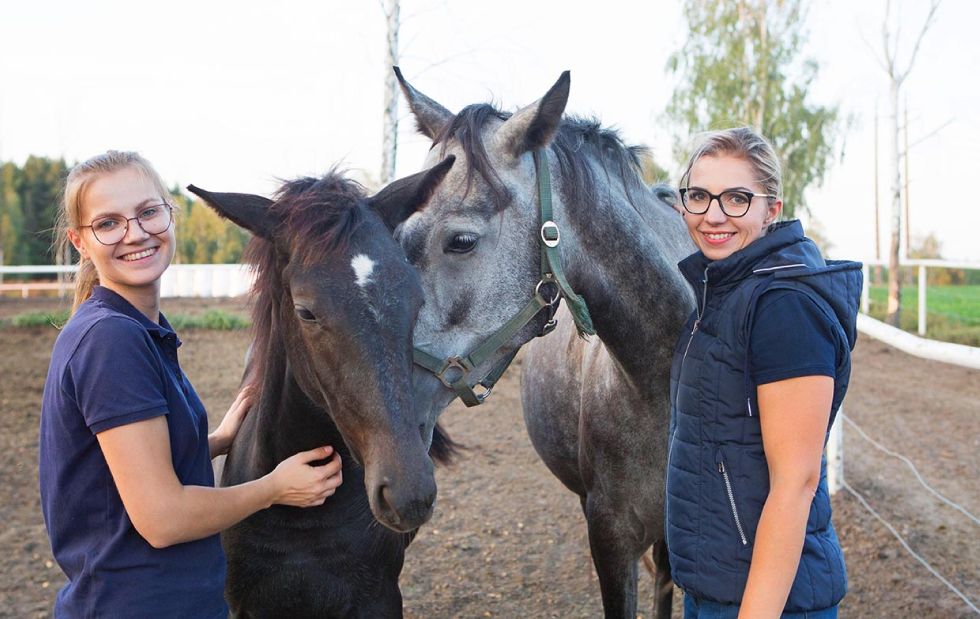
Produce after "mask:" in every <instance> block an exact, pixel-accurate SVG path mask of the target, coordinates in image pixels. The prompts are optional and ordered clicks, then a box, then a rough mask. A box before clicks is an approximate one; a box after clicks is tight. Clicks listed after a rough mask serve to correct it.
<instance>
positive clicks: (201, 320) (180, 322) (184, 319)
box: [167, 309, 251, 331]
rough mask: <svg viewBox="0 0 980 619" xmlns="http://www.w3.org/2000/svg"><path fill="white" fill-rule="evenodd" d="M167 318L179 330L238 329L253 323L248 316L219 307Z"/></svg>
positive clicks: (245, 327)
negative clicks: (200, 312)
mask: <svg viewBox="0 0 980 619" xmlns="http://www.w3.org/2000/svg"><path fill="white" fill-rule="evenodd" d="M167 320H169V321H170V324H171V325H172V326H173V328H174V329H176V330H177V331H184V330H186V329H211V330H213V331H237V330H239V329H247V328H248V327H249V326H250V325H251V322H249V320H248V319H247V318H245V317H243V316H240V315H238V314H233V313H231V312H226V311H224V310H219V309H210V310H207V311H206V312H204V313H203V314H174V315H173V316H169V317H168V318H167Z"/></svg>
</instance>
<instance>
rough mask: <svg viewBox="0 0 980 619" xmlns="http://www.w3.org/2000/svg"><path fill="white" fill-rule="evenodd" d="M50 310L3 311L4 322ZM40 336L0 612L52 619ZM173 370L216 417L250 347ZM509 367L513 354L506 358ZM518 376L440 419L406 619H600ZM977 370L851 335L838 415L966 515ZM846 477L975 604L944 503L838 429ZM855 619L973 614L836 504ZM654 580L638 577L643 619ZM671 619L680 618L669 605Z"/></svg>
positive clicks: (969, 569) (15, 407) (10, 493)
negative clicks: (40, 463)
mask: <svg viewBox="0 0 980 619" xmlns="http://www.w3.org/2000/svg"><path fill="white" fill-rule="evenodd" d="M53 307H56V302H55V301H53V300H51V301H40V300H30V301H22V300H8V299H0V318H6V317H9V316H11V315H15V314H18V313H21V312H24V311H28V310H32V309H41V308H44V309H51V308H53ZM208 307H222V308H225V309H229V310H232V311H243V310H242V302H241V301H240V300H232V301H228V300H225V301H209V300H200V299H195V300H179V301H174V300H164V308H163V309H164V311H165V312H171V313H173V312H178V311H179V312H185V313H191V312H199V311H203V310H204V309H206V308H208ZM55 335H56V332H55V330H54V329H52V328H35V329H14V328H9V327H8V328H5V329H0V377H2V380H0V488H2V498H3V500H2V501H0V617H18V618H19V617H48V616H50V615H51V607H52V603H53V600H54V597H55V594H56V592H57V590H58V588H60V587H61V585H62V584H63V583H64V576H63V575H62V573H61V571H60V570H59V568H58V566H57V565H56V564H55V563H54V562H53V559H52V557H51V552H50V548H49V546H48V541H47V537H46V535H45V531H44V525H43V521H42V518H41V512H40V507H39V498H38V491H37V428H38V415H39V407H40V400H41V392H42V388H43V383H44V376H45V373H46V371H47V364H48V359H49V355H50V350H51V346H52V344H53V342H54V338H55ZM181 336H182V338H183V340H184V347H183V348H181V363H182V365H183V366H184V369H185V371H186V372H187V374H188V376H189V377H190V378H191V380H192V381H193V382H194V385H195V387H196V388H197V390H198V392H199V393H200V394H201V395H202V398H203V399H204V402H205V404H206V405H207V406H208V410H209V411H210V412H211V417H212V421H216V420H217V418H219V417H220V415H221V414H223V412H224V410H225V409H226V407H227V406H228V404H229V403H230V402H231V400H232V397H233V395H234V388H235V386H236V384H237V382H238V378H239V373H240V371H241V365H242V362H241V359H242V356H243V354H244V351H245V348H246V345H247V342H248V336H247V334H246V333H244V332H213V331H187V332H185V333H183V334H181ZM518 362H519V359H518ZM518 377H519V367H514V368H512V369H511V370H510V371H509V372H508V374H507V375H506V376H505V378H504V380H503V381H502V382H501V384H500V385H499V386H498V388H497V389H496V390H495V392H494V395H493V397H492V398H491V399H490V401H489V403H488V404H487V405H485V406H482V407H480V408H476V409H466V408H463V407H462V406H459V405H458V404H457V405H454V406H453V407H451V408H450V409H449V410H447V411H446V413H445V414H444V416H443V420H444V423H445V425H446V427H447V428H448V430H449V432H450V433H451V434H452V436H453V437H454V438H455V439H456V440H458V441H460V442H462V443H464V444H466V445H467V446H469V449H468V450H467V451H466V452H465V454H464V456H463V458H462V459H461V460H460V462H459V463H458V464H457V465H455V466H454V467H452V468H447V469H441V470H440V471H439V472H438V482H439V502H438V505H437V508H436V513H435V516H434V517H433V519H432V521H431V522H430V523H429V524H428V525H426V526H425V527H424V528H423V529H422V531H421V532H420V534H419V536H418V538H417V539H416V541H415V543H414V544H413V545H412V546H411V547H410V548H409V550H408V555H407V558H406V566H405V570H404V572H403V574H402V579H401V583H402V591H403V594H404V598H405V612H406V616H408V617H410V618H420V619H421V618H443V617H445V618H448V617H563V618H564V617H598V616H601V603H600V599H599V587H598V581H597V579H596V577H595V572H594V570H593V568H592V564H591V560H590V558H589V549H588V541H587V538H586V532H585V525H584V519H583V517H582V515H581V512H580V510H579V506H578V500H577V498H576V497H575V496H574V495H572V494H571V493H570V492H568V491H567V490H565V488H564V487H563V486H561V484H559V483H558V482H557V481H556V480H555V479H554V478H553V477H552V476H551V475H550V473H548V471H547V470H546V469H545V467H544V466H543V465H542V464H541V463H540V462H539V461H538V459H537V456H536V455H535V453H534V451H533V449H532V448H531V446H530V443H529V441H528V439H527V436H526V433H525V431H524V427H523V420H522V418H521V412H520V401H519V393H518ZM978 403H980V372H977V371H971V370H966V369H963V368H958V367H955V366H951V365H946V364H942V363H937V362H930V361H924V360H920V359H916V358H914V357H909V356H907V355H904V354H902V353H900V352H898V351H896V350H894V349H891V348H889V347H887V346H885V345H883V344H881V343H879V342H876V341H874V340H870V339H868V338H863V337H862V339H861V341H860V342H859V344H858V348H857V350H856V352H855V356H854V372H853V376H852V383H851V388H850V391H849V394H848V397H847V400H846V402H845V404H844V409H845V413H846V415H847V416H848V417H849V418H850V419H852V420H853V421H854V422H855V423H856V424H858V425H859V426H860V427H861V428H862V429H863V430H864V431H866V432H867V433H868V434H869V435H870V436H871V437H872V438H873V439H874V440H876V441H878V442H879V443H881V444H882V445H883V446H885V447H887V448H889V449H892V450H894V451H897V452H900V453H902V454H904V455H905V456H906V457H907V458H909V459H910V460H911V461H912V462H914V463H915V465H916V467H918V469H919V471H920V473H921V474H922V476H923V477H924V478H925V479H926V480H927V481H928V482H929V483H930V484H931V485H932V486H933V487H934V488H935V489H936V490H937V491H938V492H940V493H942V494H943V495H945V496H947V497H949V498H950V499H952V500H953V501H955V502H957V503H959V504H960V505H962V507H963V508H964V509H966V510H968V511H969V512H971V513H973V514H980V484H978V483H977V479H978V478H980V459H978V457H977V454H978V453H980V450H978V447H980V404H978ZM844 431H845V444H844V451H845V462H846V464H845V477H846V480H847V482H848V484H849V485H850V486H851V487H853V488H854V489H855V490H856V491H857V492H859V493H861V494H862V495H863V496H864V497H865V498H866V500H867V501H868V502H869V503H870V504H871V505H872V506H873V508H874V509H875V510H877V511H878V512H879V513H880V514H881V515H882V517H884V518H885V519H886V520H887V521H889V522H890V523H892V524H893V525H894V526H895V528H896V529H897V530H898V532H899V533H900V534H901V535H902V536H903V537H904V538H905V539H906V540H907V541H908V543H909V544H910V546H911V547H912V549H913V550H915V551H916V552H917V553H919V554H920V555H922V557H923V558H924V559H925V560H926V561H928V562H929V563H930V564H931V565H932V566H933V567H934V568H935V569H936V570H937V571H938V572H939V573H940V574H942V575H943V576H944V577H946V578H947V579H949V580H950V581H951V583H952V584H953V585H954V586H955V587H957V588H958V589H960V590H961V591H962V592H963V593H964V594H965V595H966V596H967V597H969V598H970V599H972V600H973V601H974V603H975V604H976V603H978V602H980V535H978V529H977V525H976V524H975V523H973V522H971V521H970V519H969V518H967V517H966V516H965V515H963V514H962V513H960V512H959V511H957V510H955V509H953V508H951V507H949V506H947V505H944V504H943V503H941V502H940V501H939V500H938V499H936V498H934V497H933V496H932V495H931V494H929V493H928V492H927V491H926V490H925V489H923V488H922V487H921V486H920V485H919V483H918V482H917V481H916V479H915V477H914V475H913V474H912V473H911V472H910V471H909V470H908V468H907V467H906V466H905V465H904V464H902V463H901V462H900V461H899V460H898V459H896V458H894V457H891V456H888V455H886V454H884V453H882V452H880V451H879V450H878V449H876V448H875V447H873V446H872V445H871V444H870V443H868V442H867V441H866V440H865V439H863V438H862V437H861V436H860V434H859V433H858V432H857V431H856V430H855V429H854V428H853V427H852V426H850V425H846V426H845V428H844ZM834 512H835V513H834V521H835V523H836V526H837V529H838V532H839V534H840V537H841V542H842V544H843V546H844V551H845V555H846V558H847V564H848V571H849V574H850V591H849V593H848V596H847V597H846V598H845V600H844V602H843V604H842V607H841V615H842V616H843V617H855V618H864V617H868V618H893V617H916V618H933V617H972V616H974V613H973V612H972V611H971V610H970V609H969V607H968V606H967V605H966V604H965V603H964V602H963V601H962V600H960V599H959V598H958V597H957V596H956V595H955V594H953V593H952V592H950V591H949V590H948V589H947V588H946V586H945V585H943V584H942V583H941V582H940V581H939V580H937V579H936V578H935V577H934V576H933V575H931V574H930V573H929V572H928V571H927V570H926V568H925V567H923V566H922V565H920V564H919V563H918V562H917V561H916V560H915V559H913V558H912V557H911V556H910V555H909V554H908V553H907V552H906V551H905V550H904V549H903V548H902V547H901V546H900V544H899V543H898V541H897V540H896V539H895V538H894V537H893V536H892V534H891V533H889V532H888V530H887V529H886V528H885V527H884V526H883V525H882V524H880V523H879V522H878V521H877V520H876V519H875V518H874V517H873V516H872V515H871V514H870V513H868V512H867V511H866V510H865V508H864V507H862V505H861V504H860V503H859V502H858V500H857V499H856V498H855V497H854V495H852V494H851V493H849V492H848V491H842V492H840V493H838V494H837V495H836V496H835V497H834ZM651 596H652V579H651V578H650V577H649V576H648V575H647V574H646V573H644V572H643V571H642V570H641V573H640V600H641V606H640V608H641V610H640V616H642V617H650V608H651V605H652V597H651ZM676 599H677V600H678V601H677V603H675V616H677V617H679V616H680V612H679V607H680V603H679V600H680V597H679V595H678V597H677V598H676Z"/></svg>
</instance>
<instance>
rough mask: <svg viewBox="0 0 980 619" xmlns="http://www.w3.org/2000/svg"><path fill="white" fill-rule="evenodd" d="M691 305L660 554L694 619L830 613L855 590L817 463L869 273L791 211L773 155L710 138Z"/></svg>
mask: <svg viewBox="0 0 980 619" xmlns="http://www.w3.org/2000/svg"><path fill="white" fill-rule="evenodd" d="M680 194H681V205H682V206H683V212H682V215H683V216H684V219H685V221H686V224H687V227H688V231H689V232H690V234H691V238H692V239H694V242H695V244H696V246H697V247H698V250H699V251H698V252H696V253H695V254H693V255H691V256H689V257H688V258H686V259H684V260H683V261H681V263H680V265H679V266H680V269H681V271H682V272H683V273H684V275H685V277H686V278H687V279H688V281H689V282H690V284H691V286H692V288H693V289H694V292H695V296H696V298H697V308H696V311H695V312H694V313H693V314H692V315H691V317H690V319H689V321H688V322H687V325H686V329H685V330H684V331H683V332H682V334H681V336H680V338H679V341H678V344H677V349H676V352H675V356H674V361H673V366H672V370H671V429H670V456H669V466H668V474H667V507H666V511H667V514H666V516H667V544H668V548H669V550H670V560H671V569H672V572H673V577H674V581H675V582H676V583H677V584H678V586H680V587H681V588H682V589H683V590H684V592H685V604H684V609H685V617H686V618H688V619H691V618H698V619H715V618H735V617H740V618H749V617H751V618H752V619H758V618H768V617H800V618H802V617H809V618H827V617H836V616H837V605H838V603H839V602H840V600H841V599H842V598H843V596H844V593H845V591H846V589H847V576H846V571H845V568H844V559H843V555H842V553H841V548H840V543H839V542H838V539H837V535H836V533H835V532H834V528H833V525H832V524H831V521H830V511H831V510H830V499H829V495H828V493H827V487H826V476H825V469H826V465H825V462H824V460H823V458H822V452H823V447H824V444H825V442H826V437H827V433H828V431H829V429H830V425H831V423H832V422H833V419H834V415H835V413H836V411H837V409H838V408H839V406H840V403H841V401H842V399H843V397H844V393H845V391H846V389H847V382H848V378H849V376H850V351H851V349H852V348H853V346H854V341H855V321H856V315H857V307H858V302H859V299H860V290H861V270H860V268H861V267H860V264H859V263H854V262H846V261H827V260H824V258H823V257H822V256H821V255H820V252H819V250H818V249H817V247H816V246H815V245H814V244H813V243H812V242H811V241H810V240H809V239H807V238H805V237H804V235H803V229H802V226H801V225H800V222H799V221H795V220H794V221H786V222H777V218H778V217H779V214H780V211H781V209H782V206H783V203H782V199H781V187H780V166H779V161H778V159H777V157H776V154H775V153H774V152H773V149H772V146H771V145H770V144H769V143H768V142H767V141H766V140H765V139H764V138H763V137H761V136H759V135H758V134H756V133H755V132H754V131H752V130H751V129H748V128H737V129H728V130H725V131H718V132H712V133H708V134H706V135H704V136H702V138H701V141H700V143H699V145H698V146H697V148H695V149H694V154H693V155H692V156H691V158H690V161H689V163H688V165H687V168H686V170H685V173H684V175H683V176H682V178H681V189H680Z"/></svg>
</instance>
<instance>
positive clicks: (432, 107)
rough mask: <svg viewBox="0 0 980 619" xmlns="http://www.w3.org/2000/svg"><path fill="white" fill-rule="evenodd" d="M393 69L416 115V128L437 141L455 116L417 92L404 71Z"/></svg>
mask: <svg viewBox="0 0 980 619" xmlns="http://www.w3.org/2000/svg"><path fill="white" fill-rule="evenodd" d="M392 69H393V70H394V71H395V77H397V78H398V84H399V85H400V86H401V89H402V93H403V94H404V95H405V99H406V100H407V101H408V107H409V108H411V110H412V114H414V115H415V127H416V128H417V129H418V131H419V133H421V134H422V135H424V136H426V137H427V138H429V139H430V140H435V139H436V136H437V135H439V132H440V131H442V129H443V128H444V127H446V126H447V125H448V124H449V122H450V121H451V120H452V119H453V116H454V114H453V113H452V112H450V111H449V110H447V109H446V108H444V107H442V106H441V105H439V104H438V103H436V102H435V101H433V100H432V99H430V98H428V97H426V96H425V95H423V94H422V93H420V92H419V91H417V90H415V88H413V87H412V85H411V84H409V83H408V81H407V80H406V79H405V76H403V75H402V70H401V69H400V68H399V67H392Z"/></svg>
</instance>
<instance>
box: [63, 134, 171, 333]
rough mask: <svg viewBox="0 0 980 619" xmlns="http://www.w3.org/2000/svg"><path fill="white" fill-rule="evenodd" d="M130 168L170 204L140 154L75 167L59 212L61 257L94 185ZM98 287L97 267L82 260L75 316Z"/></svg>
mask: <svg viewBox="0 0 980 619" xmlns="http://www.w3.org/2000/svg"><path fill="white" fill-rule="evenodd" d="M126 168H131V169H133V170H136V171H137V172H139V173H140V174H141V175H142V176H143V177H144V178H146V179H147V180H148V181H150V182H151V183H153V186H154V188H155V189H156V190H157V191H158V192H159V193H160V198H161V199H163V200H167V201H168V202H169V201H170V200H169V196H170V192H169V191H168V190H167V187H166V185H165V184H164V182H163V179H162V178H160V175H159V174H158V173H157V171H156V170H155V169H153V165H152V164H150V162H149V161H147V160H146V159H144V158H143V157H142V156H141V155H140V154H139V153H136V152H132V151H118V150H109V151H106V152H104V153H102V154H101V155H96V156H94V157H92V158H90V159H87V160H86V161H83V162H81V163H79V164H77V165H75V167H73V168H72V169H71V172H69V173H68V178H67V179H66V180H65V194H64V198H63V199H62V201H61V208H60V209H59V212H58V221H57V223H56V224H55V230H56V240H55V245H56V247H57V250H58V252H59V253H61V252H65V251H66V250H67V249H68V248H69V246H70V245H71V241H70V240H69V238H68V231H69V230H75V231H78V230H79V226H80V225H82V221H81V216H82V201H83V200H84V199H85V192H86V191H87V190H88V188H89V185H91V183H92V181H94V180H95V179H97V178H99V177H101V176H104V175H106V174H111V173H113V172H118V171H119V170H123V169H126ZM98 283H99V273H98V271H96V270H95V265H94V264H92V261H91V260H88V259H86V258H84V257H81V256H79V260H78V273H77V274H76V275H75V299H74V301H73V302H72V307H71V313H72V314H74V313H75V310H77V309H78V306H79V305H81V304H82V303H83V302H84V301H85V300H86V299H88V298H89V297H90V296H92V288H93V287H94V286H95V285H96V284H98Z"/></svg>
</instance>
